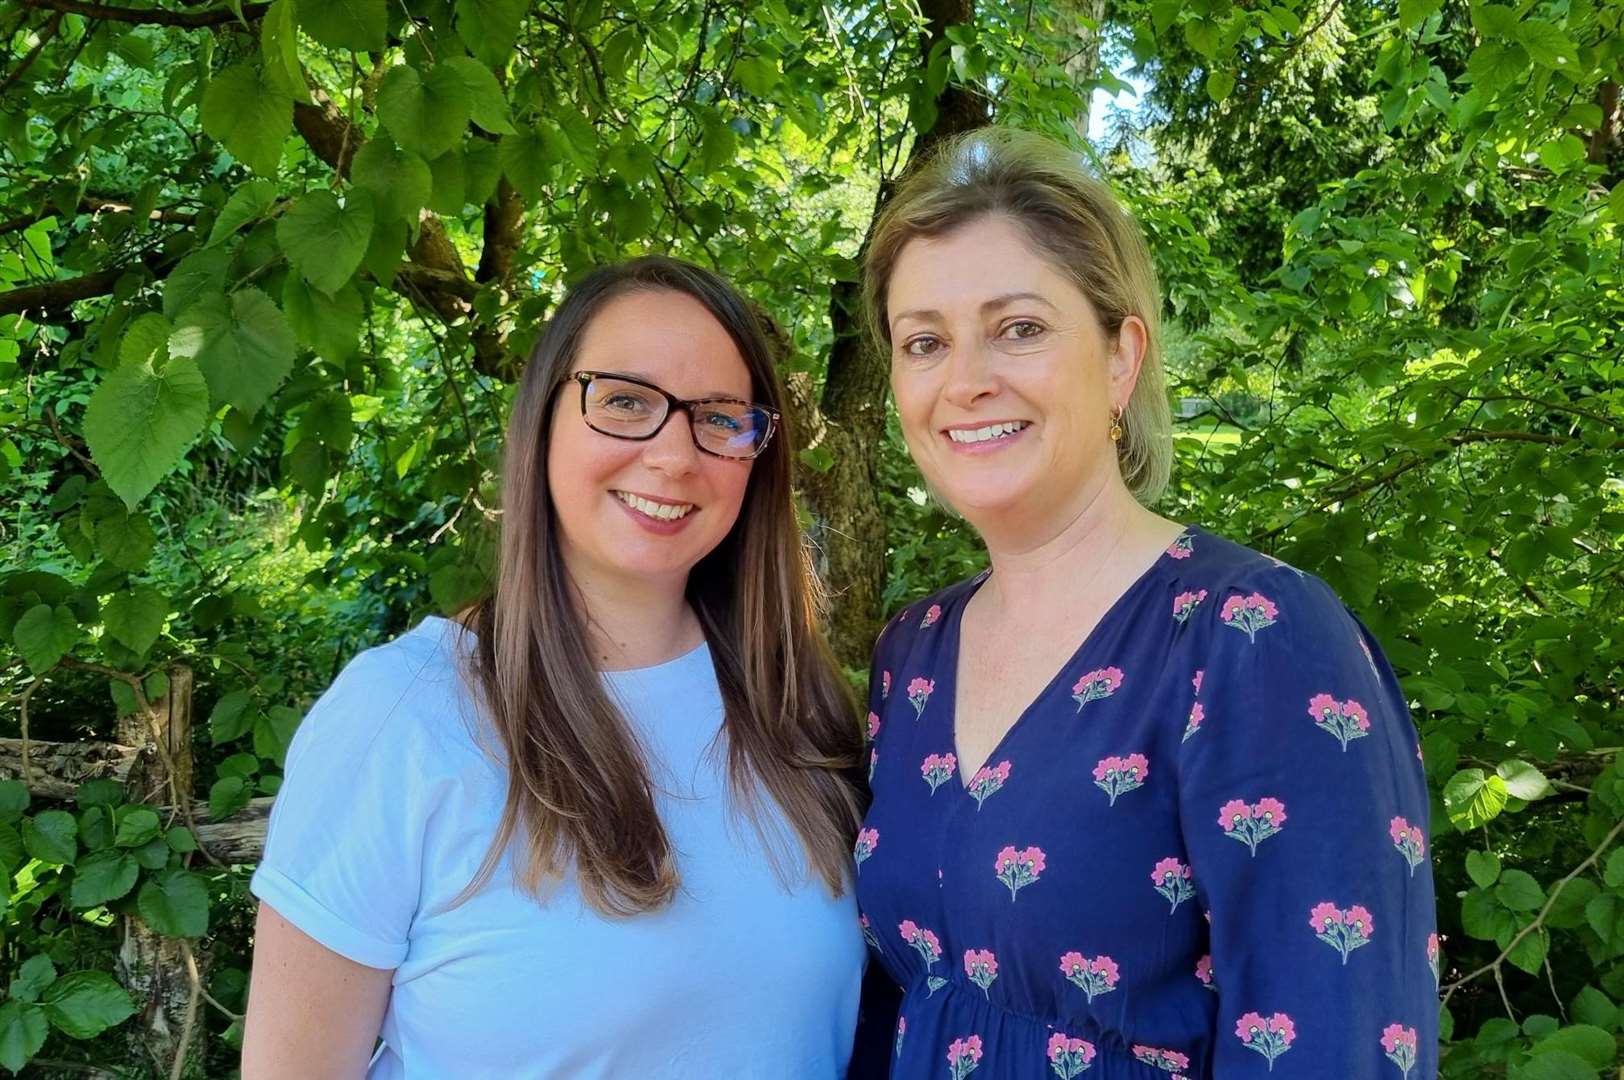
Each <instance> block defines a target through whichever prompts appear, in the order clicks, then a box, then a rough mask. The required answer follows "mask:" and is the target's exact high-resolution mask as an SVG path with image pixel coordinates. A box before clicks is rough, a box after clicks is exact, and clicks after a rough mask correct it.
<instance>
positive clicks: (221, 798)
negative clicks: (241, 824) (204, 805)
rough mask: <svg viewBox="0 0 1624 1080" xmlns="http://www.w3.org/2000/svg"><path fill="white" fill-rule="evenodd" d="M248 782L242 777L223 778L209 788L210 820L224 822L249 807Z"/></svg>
mask: <svg viewBox="0 0 1624 1080" xmlns="http://www.w3.org/2000/svg"><path fill="white" fill-rule="evenodd" d="M251 793H252V792H251V789H250V788H249V786H248V782H247V781H246V780H244V779H243V778H242V777H240V776H222V777H221V778H220V779H218V780H216V781H215V782H214V783H213V784H212V785H211V786H210V787H209V818H210V820H212V821H224V820H225V819H226V818H228V817H230V816H231V815H232V814H235V813H236V812H237V811H239V810H241V809H242V808H243V807H245V806H247V805H248V799H249V797H250V795H251Z"/></svg>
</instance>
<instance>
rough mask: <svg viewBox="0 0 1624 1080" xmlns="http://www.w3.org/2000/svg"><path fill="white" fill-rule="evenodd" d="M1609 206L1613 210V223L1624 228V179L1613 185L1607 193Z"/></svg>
mask: <svg viewBox="0 0 1624 1080" xmlns="http://www.w3.org/2000/svg"><path fill="white" fill-rule="evenodd" d="M1607 206H1608V209H1610V210H1611V211H1612V212H1613V224H1614V225H1615V226H1618V227H1620V228H1624V180H1620V181H1619V182H1618V183H1616V184H1614V185H1613V190H1612V191H1610V192H1608V193H1607Z"/></svg>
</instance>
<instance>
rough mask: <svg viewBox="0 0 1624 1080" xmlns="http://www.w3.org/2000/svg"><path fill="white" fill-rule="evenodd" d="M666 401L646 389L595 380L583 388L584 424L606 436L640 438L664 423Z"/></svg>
mask: <svg viewBox="0 0 1624 1080" xmlns="http://www.w3.org/2000/svg"><path fill="white" fill-rule="evenodd" d="M666 408H667V405H666V400H665V398H663V397H661V396H660V395H659V394H657V393H656V392H654V391H653V390H650V389H649V388H648V387H646V386H638V385H637V384H636V383H633V382H624V381H622V380H620V379H609V378H598V379H593V380H592V381H591V382H589V383H587V385H586V422H587V423H588V424H589V425H591V426H592V427H593V428H595V429H597V430H598V431H601V432H603V433H604V434H605V435H620V436H624V437H629V438H641V437H642V436H644V435H647V434H649V433H650V432H652V431H653V430H654V429H655V428H657V427H659V426H660V421H661V420H664V419H665V412H666Z"/></svg>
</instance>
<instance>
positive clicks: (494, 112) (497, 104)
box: [434, 56, 515, 135]
mask: <svg viewBox="0 0 1624 1080" xmlns="http://www.w3.org/2000/svg"><path fill="white" fill-rule="evenodd" d="M442 69H443V70H444V71H445V72H446V75H447V77H455V78H456V79H457V80H458V81H459V82H461V83H462V86H463V89H464V90H465V91H466V92H467V94H468V102H469V106H470V109H471V112H472V116H473V120H474V123H476V124H478V125H479V126H480V127H482V128H484V129H485V130H486V131H488V132H490V133H491V134H493V135H511V134H513V132H514V130H515V128H514V127H513V121H512V120H511V119H510V118H509V117H508V105H507V99H506V98H505V97H503V96H502V86H501V84H500V83H498V82H497V81H496V76H495V75H494V74H492V72H491V69H490V68H488V67H486V66H485V65H484V64H481V63H480V62H479V61H478V60H475V59H473V58H472V57H469V56H452V57H448V58H447V59H445V60H442V61H441V62H440V64H439V66H438V67H436V68H435V69H434V70H435V71H436V72H438V71H440V70H442Z"/></svg>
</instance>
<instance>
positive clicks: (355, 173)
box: [350, 132, 434, 269]
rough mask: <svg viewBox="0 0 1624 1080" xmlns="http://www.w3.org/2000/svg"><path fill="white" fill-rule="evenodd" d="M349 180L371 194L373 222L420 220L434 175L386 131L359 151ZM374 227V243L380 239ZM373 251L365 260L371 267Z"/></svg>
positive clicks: (351, 166) (420, 160)
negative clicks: (418, 214)
mask: <svg viewBox="0 0 1624 1080" xmlns="http://www.w3.org/2000/svg"><path fill="white" fill-rule="evenodd" d="M350 179H351V180H353V181H354V182H355V184H356V185H357V186H358V187H361V188H365V189H366V190H367V191H369V192H371V193H372V199H373V208H374V221H375V223H376V224H378V225H381V224H382V223H383V222H385V221H394V220H401V221H410V222H412V223H413V224H415V223H416V221H417V212H418V211H419V210H421V209H423V207H425V206H427V205H428V201H429V195H430V193H431V192H432V191H433V185H434V181H433V177H432V176H431V174H430V173H429V167H428V166H427V165H426V164H424V162H423V159H422V158H420V157H418V156H417V155H416V154H414V153H412V152H411V151H410V150H404V149H402V148H401V147H399V146H396V145H395V143H394V142H393V141H392V140H391V139H390V138H389V137H388V135H386V134H384V133H381V132H380V133H379V134H377V135H374V136H373V137H372V138H371V139H368V140H367V143H366V145H365V146H363V147H361V149H360V150H359V151H358V152H357V153H356V155H355V160H354V162H352V163H351V165H350ZM377 234H378V229H377V228H376V227H374V229H373V236H372V243H373V245H376V244H377V243H378V241H379V237H378V235H377ZM370 256H371V251H370V250H369V251H368V257H367V258H366V260H365V262H366V264H367V267H368V269H371V265H372V263H371V257H370Z"/></svg>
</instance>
